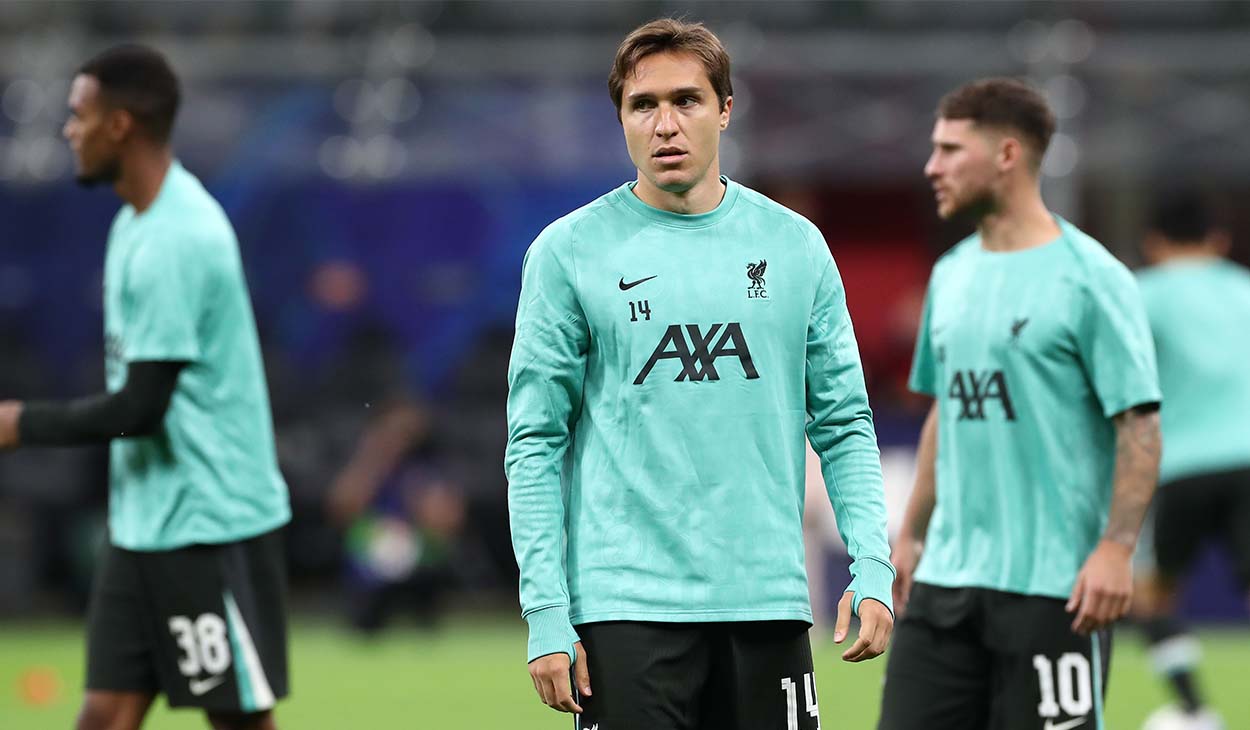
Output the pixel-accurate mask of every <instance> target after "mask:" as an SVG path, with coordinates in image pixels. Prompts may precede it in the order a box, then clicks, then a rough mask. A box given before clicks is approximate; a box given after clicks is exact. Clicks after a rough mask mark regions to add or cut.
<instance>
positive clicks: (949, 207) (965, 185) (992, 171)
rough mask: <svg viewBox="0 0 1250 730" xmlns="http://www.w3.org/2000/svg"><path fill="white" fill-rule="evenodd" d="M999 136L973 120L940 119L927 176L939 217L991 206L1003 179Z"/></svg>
mask: <svg viewBox="0 0 1250 730" xmlns="http://www.w3.org/2000/svg"><path fill="white" fill-rule="evenodd" d="M995 146H996V145H995V135H993V134H991V133H988V132H986V131H984V130H980V129H977V127H976V124H975V123H974V122H973V121H972V120H970V119H938V120H937V123H936V124H935V125H934V126H933V153H932V154H931V155H929V161H928V162H927V163H925V166H924V174H925V177H927V178H928V179H929V183H930V184H931V185H932V186H933V195H934V198H935V200H936V202H937V207H938V216H939V217H941V218H942V219H943V220H948V219H950V218H953V217H955V216H958V215H961V214H967V213H971V212H973V211H975V210H977V209H982V208H985V207H987V206H989V205H990V204H991V203H992V201H993V196H994V184H995V182H996V181H997V180H998V178H999V170H998V166H997V165H996V164H995Z"/></svg>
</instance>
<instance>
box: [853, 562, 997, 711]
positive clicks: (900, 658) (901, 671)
mask: <svg viewBox="0 0 1250 730" xmlns="http://www.w3.org/2000/svg"><path fill="white" fill-rule="evenodd" d="M975 595H976V594H975V592H974V591H973V590H971V589H962V588H961V589H951V588H939V587H936V586H929V585H923V584H917V585H916V586H914V587H913V589H912V593H911V597H910V600H909V601H908V606H907V612H906V613H904V614H903V616H902V618H901V619H900V620H899V622H898V623H897V624H896V625H895V629H894V636H893V638H892V641H891V643H892V646H891V647H890V651H889V656H888V663H887V664H886V670H885V688H884V691H883V693H882V697H881V720H880V722H879V724H878V726H877V727H878V728H879V730H985V729H986V728H988V727H990V726H989V725H988V724H987V723H988V717H989V704H990V690H991V678H990V671H991V669H990V657H991V655H990V652H989V651H988V650H986V648H985V647H984V646H983V645H982V640H981V637H980V635H979V632H978V631H977V630H976V629H977V626H976V614H975V611H974V603H973V598H975Z"/></svg>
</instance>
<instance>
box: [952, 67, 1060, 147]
mask: <svg viewBox="0 0 1250 730" xmlns="http://www.w3.org/2000/svg"><path fill="white" fill-rule="evenodd" d="M937 116H938V118H939V119H970V120H972V121H973V122H975V123H976V124H979V125H981V126H985V127H997V128H1000V129H1010V130H1012V131H1013V132H1018V133H1019V134H1020V136H1022V137H1023V138H1024V141H1025V142H1026V143H1028V144H1030V145H1032V147H1033V150H1034V151H1035V152H1036V153H1037V156H1036V159H1035V160H1034V162H1035V164H1040V163H1041V160H1042V156H1043V155H1045V154H1046V148H1047V147H1049V146H1050V137H1051V135H1053V134H1054V133H1055V113H1054V112H1053V111H1051V110H1050V105H1049V104H1047V103H1046V97H1044V96H1042V94H1041V92H1040V91H1038V90H1037V89H1035V88H1033V87H1032V86H1030V85H1029V84H1027V83H1025V82H1023V81H1019V80H1016V79H1010V78H990V79H979V80H977V81H972V82H970V83H967V84H964V85H963V86H960V87H959V88H958V89H955V90H954V91H952V92H950V93H949V94H947V95H946V96H943V97H942V100H941V101H940V102H938V108H937Z"/></svg>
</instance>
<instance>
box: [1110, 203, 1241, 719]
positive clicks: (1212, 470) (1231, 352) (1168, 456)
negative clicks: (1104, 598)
mask: <svg viewBox="0 0 1250 730" xmlns="http://www.w3.org/2000/svg"><path fill="white" fill-rule="evenodd" d="M1228 248H1229V242H1228V237H1227V235H1226V234H1225V233H1224V232H1223V231H1221V230H1219V229H1218V228H1217V227H1216V226H1215V224H1214V222H1213V220H1212V218H1211V215H1210V213H1209V212H1208V211H1207V210H1206V209H1205V207H1204V206H1203V203H1202V202H1201V200H1200V199H1199V198H1198V197H1197V196H1195V195H1177V196H1169V197H1168V198H1166V199H1165V200H1162V201H1161V202H1160V204H1159V205H1157V206H1156V207H1155V211H1154V217H1153V220H1152V221H1151V224H1150V230H1149V233H1148V234H1147V236H1146V239H1145V241H1144V245H1143V247H1142V249H1143V253H1144V254H1145V257H1146V261H1147V262H1148V263H1149V264H1151V266H1150V268H1148V269H1145V270H1144V271H1142V272H1141V274H1140V276H1139V282H1140V285H1141V290H1142V296H1143V297H1144V298H1145V301H1146V313H1147V315H1148V316H1149V318H1150V326H1151V329H1152V330H1153V331H1154V339H1155V347H1156V349H1157V351H1158V356H1159V383H1160V386H1161V388H1162V390H1163V398H1164V401H1165V402H1166V404H1167V406H1166V407H1165V408H1164V409H1163V412H1162V414H1161V415H1162V418H1163V442H1164V444H1165V445H1166V448H1164V450H1163V462H1162V464H1160V467H1159V483H1160V487H1159V492H1158V493H1157V494H1156V496H1155V505H1154V510H1153V518H1154V545H1153V554H1154V555H1153V557H1154V565H1153V568H1154V569H1153V570H1151V571H1149V572H1148V573H1147V574H1146V575H1145V576H1143V579H1142V581H1141V582H1140V584H1139V585H1140V590H1139V591H1138V600H1137V601H1136V610H1135V612H1136V613H1137V614H1138V618H1139V619H1141V622H1142V628H1143V629H1144V631H1145V633H1146V637H1147V639H1148V641H1149V642H1150V645H1151V651H1150V653H1151V657H1152V659H1153V662H1152V663H1153V664H1154V666H1155V669H1156V670H1157V671H1158V672H1159V673H1160V674H1162V675H1163V676H1165V677H1167V679H1168V683H1169V684H1170V686H1171V687H1172V689H1173V691H1174V693H1175V695H1176V698H1177V700H1179V707H1177V708H1164V709H1162V710H1160V711H1159V712H1157V713H1156V714H1155V715H1153V716H1152V721H1153V722H1154V723H1156V725H1155V726H1157V727H1169V728H1192V729H1193V730H1199V729H1205V728H1219V727H1222V723H1221V722H1220V721H1219V719H1218V717H1216V715H1215V713H1213V712H1212V711H1211V710H1208V709H1205V708H1204V706H1203V701H1202V695H1201V694H1200V693H1199V690H1198V685H1197V682H1196V680H1195V677H1194V674H1195V669H1196V668H1197V665H1198V660H1199V654H1198V652H1199V648H1198V642H1197V640H1196V639H1194V638H1193V637H1192V636H1190V635H1189V634H1188V633H1187V632H1186V631H1185V628H1184V627H1183V626H1182V625H1181V623H1180V622H1179V621H1178V620H1177V618H1176V600H1177V589H1178V585H1179V582H1180V580H1181V579H1182V578H1183V577H1184V576H1185V575H1186V573H1188V572H1189V570H1190V568H1191V567H1192V566H1193V564H1194V561H1195V560H1196V559H1197V557H1198V554H1199V549H1200V548H1201V547H1202V546H1203V544H1204V543H1205V541H1206V540H1207V539H1208V538H1210V537H1217V538H1219V539H1221V540H1222V541H1223V542H1224V544H1225V545H1226V546H1227V547H1228V548H1229V550H1230V552H1231V555H1232V557H1233V561H1234V565H1235V566H1236V572H1237V579H1238V582H1239V583H1240V586H1241V588H1242V590H1243V591H1247V596H1248V599H1250V420H1247V419H1248V418H1250V371H1248V370H1247V365H1248V364H1250V338H1248V337H1247V336H1246V333H1247V323H1248V322H1250V272H1248V271H1246V269H1244V268H1243V267H1241V266H1238V265H1237V264H1234V263H1232V262H1230V261H1227V260H1226V259H1225V258H1224V256H1225V255H1226V254H1227V253H1228ZM1145 552H1150V551H1145ZM1167 718H1171V721H1170V724H1164V723H1165V721H1166V720H1167ZM1146 727H1152V725H1151V723H1150V722H1148V723H1147V725H1146Z"/></svg>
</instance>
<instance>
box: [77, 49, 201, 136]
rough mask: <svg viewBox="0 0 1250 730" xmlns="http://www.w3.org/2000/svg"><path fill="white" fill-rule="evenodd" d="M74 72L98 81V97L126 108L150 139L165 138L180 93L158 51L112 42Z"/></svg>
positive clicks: (171, 70) (175, 78)
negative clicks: (107, 47) (114, 44)
mask: <svg viewBox="0 0 1250 730" xmlns="http://www.w3.org/2000/svg"><path fill="white" fill-rule="evenodd" d="M78 73H80V74H84V75H87V76H92V77H94V78H95V79H96V80H97V81H99V82H100V96H101V98H102V100H103V101H104V102H105V103H106V104H108V105H111V106H114V107H117V108H119V109H125V110H126V111H128V112H130V114H131V116H133V117H134V118H135V121H136V122H137V123H138V125H139V127H140V128H141V129H142V130H143V131H144V133H146V134H147V136H148V137H149V138H151V139H152V140H153V141H155V142H160V143H165V142H168V141H169V137H170V134H171V132H172V131H173V128H174V117H175V116H177V115H178V103H179V101H180V100H181V94H180V93H179V90H178V77H177V76H175V75H174V70H173V69H172V68H170V66H169V62H168V61H166V60H165V57H164V56H163V55H161V53H160V52H159V51H157V50H155V49H152V48H149V47H147V46H141V45H136V44H125V45H121V46H115V47H113V48H110V49H108V50H107V51H104V52H102V53H100V54H99V55H97V56H95V57H94V58H92V59H91V60H90V61H87V62H86V63H84V64H83V65H82V66H81V67H79V69H78Z"/></svg>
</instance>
